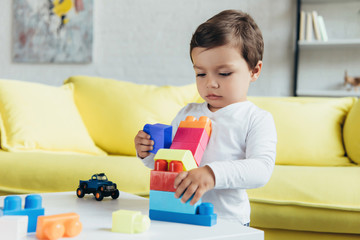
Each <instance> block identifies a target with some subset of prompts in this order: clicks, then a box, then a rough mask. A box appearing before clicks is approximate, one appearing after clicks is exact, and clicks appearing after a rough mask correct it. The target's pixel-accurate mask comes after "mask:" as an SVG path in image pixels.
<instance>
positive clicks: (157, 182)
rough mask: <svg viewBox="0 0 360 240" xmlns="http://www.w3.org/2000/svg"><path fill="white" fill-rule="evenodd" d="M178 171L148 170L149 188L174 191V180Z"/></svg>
mask: <svg viewBox="0 0 360 240" xmlns="http://www.w3.org/2000/svg"><path fill="white" fill-rule="evenodd" d="M178 174H179V173H178V172H164V171H155V170H152V171H151V172H150V190H157V191H165V192H175V191H176V189H175V188H174V181H175V178H176V176H177V175H178Z"/></svg>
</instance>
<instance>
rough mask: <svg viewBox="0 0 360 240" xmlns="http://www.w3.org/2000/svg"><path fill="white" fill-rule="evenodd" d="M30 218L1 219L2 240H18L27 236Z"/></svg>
mask: <svg viewBox="0 0 360 240" xmlns="http://www.w3.org/2000/svg"><path fill="white" fill-rule="evenodd" d="M27 228H28V216H2V217H0V233H1V239H8V240H18V239H23V238H25V237H26V235H27Z"/></svg>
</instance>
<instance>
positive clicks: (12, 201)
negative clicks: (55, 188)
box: [0, 194, 45, 232]
mask: <svg viewBox="0 0 360 240" xmlns="http://www.w3.org/2000/svg"><path fill="white" fill-rule="evenodd" d="M41 204H42V198H41V196H40V195H36V194H35V195H28V196H26V198H25V206H24V209H21V198H20V197H19V196H7V197H6V198H5V199H4V208H3V209H0V212H2V214H1V213H0V215H21V216H28V219H29V220H28V229H27V231H28V232H35V231H36V223H37V218H38V216H41V215H44V212H45V210H44V208H42V206H41Z"/></svg>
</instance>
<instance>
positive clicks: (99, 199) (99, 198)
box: [95, 191, 104, 201]
mask: <svg viewBox="0 0 360 240" xmlns="http://www.w3.org/2000/svg"><path fill="white" fill-rule="evenodd" d="M103 198H104V194H103V193H102V192H101V191H96V193H95V199H96V200H97V201H101V200H103Z"/></svg>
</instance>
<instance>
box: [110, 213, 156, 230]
mask: <svg viewBox="0 0 360 240" xmlns="http://www.w3.org/2000/svg"><path fill="white" fill-rule="evenodd" d="M149 227H150V219H149V217H148V216H146V215H142V214H141V212H140V211H129V210H118V211H116V212H113V213H112V229H111V231H113V232H120V233H141V232H145V231H146V230H148V229H149Z"/></svg>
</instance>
